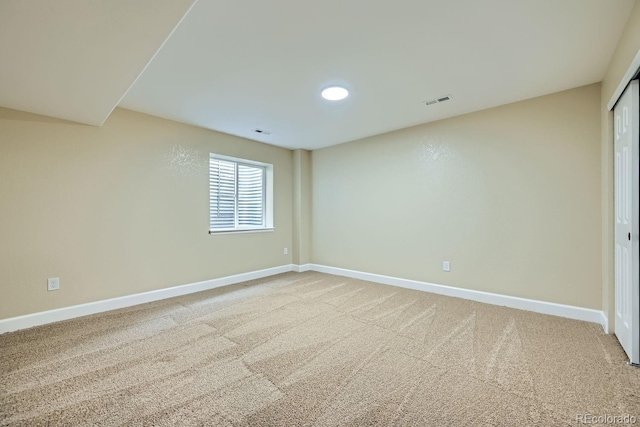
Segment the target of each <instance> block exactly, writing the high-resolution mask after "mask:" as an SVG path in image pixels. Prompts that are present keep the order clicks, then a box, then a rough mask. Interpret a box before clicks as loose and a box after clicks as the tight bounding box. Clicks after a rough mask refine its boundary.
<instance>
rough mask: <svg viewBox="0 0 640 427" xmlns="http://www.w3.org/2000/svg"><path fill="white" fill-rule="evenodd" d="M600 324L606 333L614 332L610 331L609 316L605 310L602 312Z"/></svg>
mask: <svg viewBox="0 0 640 427" xmlns="http://www.w3.org/2000/svg"><path fill="white" fill-rule="evenodd" d="M600 324H601V325H602V329H604V331H605V332H606V333H608V334H610V333H612V332H613V331H609V317H607V314H606V313H605V312H604V311H601V312H600Z"/></svg>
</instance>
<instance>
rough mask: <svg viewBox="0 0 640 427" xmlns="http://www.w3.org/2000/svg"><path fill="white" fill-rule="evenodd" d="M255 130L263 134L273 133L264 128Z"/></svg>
mask: <svg viewBox="0 0 640 427" xmlns="http://www.w3.org/2000/svg"><path fill="white" fill-rule="evenodd" d="M253 131H254V132H255V133H259V134H261V135H271V132H269V131H268V130H264V129H254V130H253Z"/></svg>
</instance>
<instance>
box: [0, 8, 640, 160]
mask: <svg viewBox="0 0 640 427" xmlns="http://www.w3.org/2000/svg"><path fill="white" fill-rule="evenodd" d="M194 1H195V0H95V1H77V0H55V1H51V0H29V1H25V0H1V1H0V58H2V65H1V66H0V106H3V107H8V108H13V109H17V110H24V111H29V112H33V113H38V114H44V115H48V116H53V117H59V118H64V119H68V120H73V121H78V122H81V123H87V124H95V125H100V124H102V123H103V122H104V120H105V119H106V118H107V117H108V115H109V114H110V112H111V111H112V109H113V108H114V107H115V106H116V105H117V104H118V102H120V103H119V105H120V106H122V107H124V108H129V109H132V110H137V111H141V112H146V113H149V114H153V115H157V116H161V117H166V118H170V119H173V120H177V121H181V122H185V123H190V124H194V125H197V126H202V127H205V128H209V129H214V130H218V131H221V132H226V133H230V134H234V135H239V136H243V137H247V138H251V139H255V140H258V141H262V142H267V143H269V144H274V145H279V146H283V147H287V148H307V149H315V148H321V147H326V146H329V145H333V144H339V143H342V142H347V141H351V140H354V139H358V138H362V137H366V136H370V135H374V134H379V133H384V132H388V131H391V130H394V129H399V128H404V127H407V126H412V125H416V124H420V123H426V122H429V121H433V120H438V119H442V118H445V117H451V116H455V115H459V114H463V113H466V112H470V111H476V110H481V109H485V108H489V107H492V106H496V105H502V104H506V103H510V102H514V101H518V100H522V99H527V98H532V97H535V96H539V95H544V94H547V93H552V92H557V91H560V90H564V89H569V88H573V87H578V86H582V85H585V84H589V83H594V82H598V81H600V80H602V77H603V75H604V72H605V70H606V68H607V65H608V63H609V60H610V58H611V55H612V54H613V50H614V48H615V46H616V43H617V41H618V38H619V36H620V33H621V30H622V27H623V26H624V24H625V22H626V20H627V18H628V16H629V12H630V10H631V8H632V7H633V4H634V0H395V1H388V0H348V1H345V0H323V1H317V2H309V1H300V0H270V1H261V0H235V1H222V0H199V1H197V2H196V3H195V5H193V7H192V9H191V11H189V8H190V7H191V5H192V4H193V2H194ZM185 13H186V17H185ZM183 17H184V19H183V20H182V22H180V21H181V19H182V18H183ZM178 24H179V25H178ZM176 25H178V26H177V28H175V27H176ZM174 28H175V31H174V32H173V33H171V32H172V30H174ZM167 37H169V38H168V40H167ZM165 40H166V43H164V45H163V42H164V41H165ZM159 48H160V50H159V51H158V49H159ZM156 52H157V54H156ZM154 54H156V56H155V57H154V56H153V55H154ZM151 58H153V60H152V61H151V63H149V60H151ZM147 64H148V66H147ZM145 66H147V68H145ZM143 70H144V71H143ZM140 73H142V74H140ZM138 76H139V77H138ZM136 78H138V79H137V80H136ZM134 81H135V84H133V86H132V87H131V84H132V83H133V82H134ZM329 84H342V85H345V86H347V87H348V88H349V89H350V91H351V96H350V97H349V98H347V99H346V100H344V101H338V102H334V103H330V102H327V101H324V100H322V99H321V98H320V91H321V89H323V88H324V87H325V86H327V85H329ZM129 87H131V89H129ZM127 89H129V91H128V92H127ZM125 93H126V95H125V96H124V98H122V96H123V95H124V94H125ZM447 94H451V95H452V100H451V101H448V102H446V103H442V104H436V105H434V106H430V107H427V106H425V105H424V104H423V103H422V102H423V101H425V100H428V99H432V98H436V97H439V96H442V95H447ZM121 98H122V100H121ZM255 128H261V129H265V130H268V131H271V132H272V134H271V135H264V134H262V135H260V134H257V133H254V132H253V130H254V129H255Z"/></svg>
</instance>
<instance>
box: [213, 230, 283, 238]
mask: <svg viewBox="0 0 640 427" xmlns="http://www.w3.org/2000/svg"><path fill="white" fill-rule="evenodd" d="M272 231H276V229H275V228H246V229H242V228H232V229H230V228H225V229H224V230H219V231H218V230H209V234H210V235H212V236H214V235H218V234H246V233H271V232H272Z"/></svg>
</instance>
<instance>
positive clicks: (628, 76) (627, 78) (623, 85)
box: [607, 50, 640, 111]
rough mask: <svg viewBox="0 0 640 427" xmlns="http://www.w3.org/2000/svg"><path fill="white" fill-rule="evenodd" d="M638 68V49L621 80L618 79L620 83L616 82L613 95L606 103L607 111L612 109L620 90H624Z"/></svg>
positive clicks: (639, 64) (639, 60)
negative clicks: (616, 85)
mask: <svg viewBox="0 0 640 427" xmlns="http://www.w3.org/2000/svg"><path fill="white" fill-rule="evenodd" d="M638 69H640V50H639V51H638V53H636V57H635V58H633V61H631V64H629V68H627V72H626V73H624V76H623V77H622V80H620V83H618V87H617V88H616V90H615V92H613V95H612V96H611V99H610V100H609V103H608V104H607V109H608V110H609V111H611V110H613V107H615V105H616V102H618V99H620V97H621V96H622V92H624V90H625V89H626V87H627V85H628V84H629V82H630V81H631V79H632V78H633V76H634V75H635V74H636V73H637V72H638Z"/></svg>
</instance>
